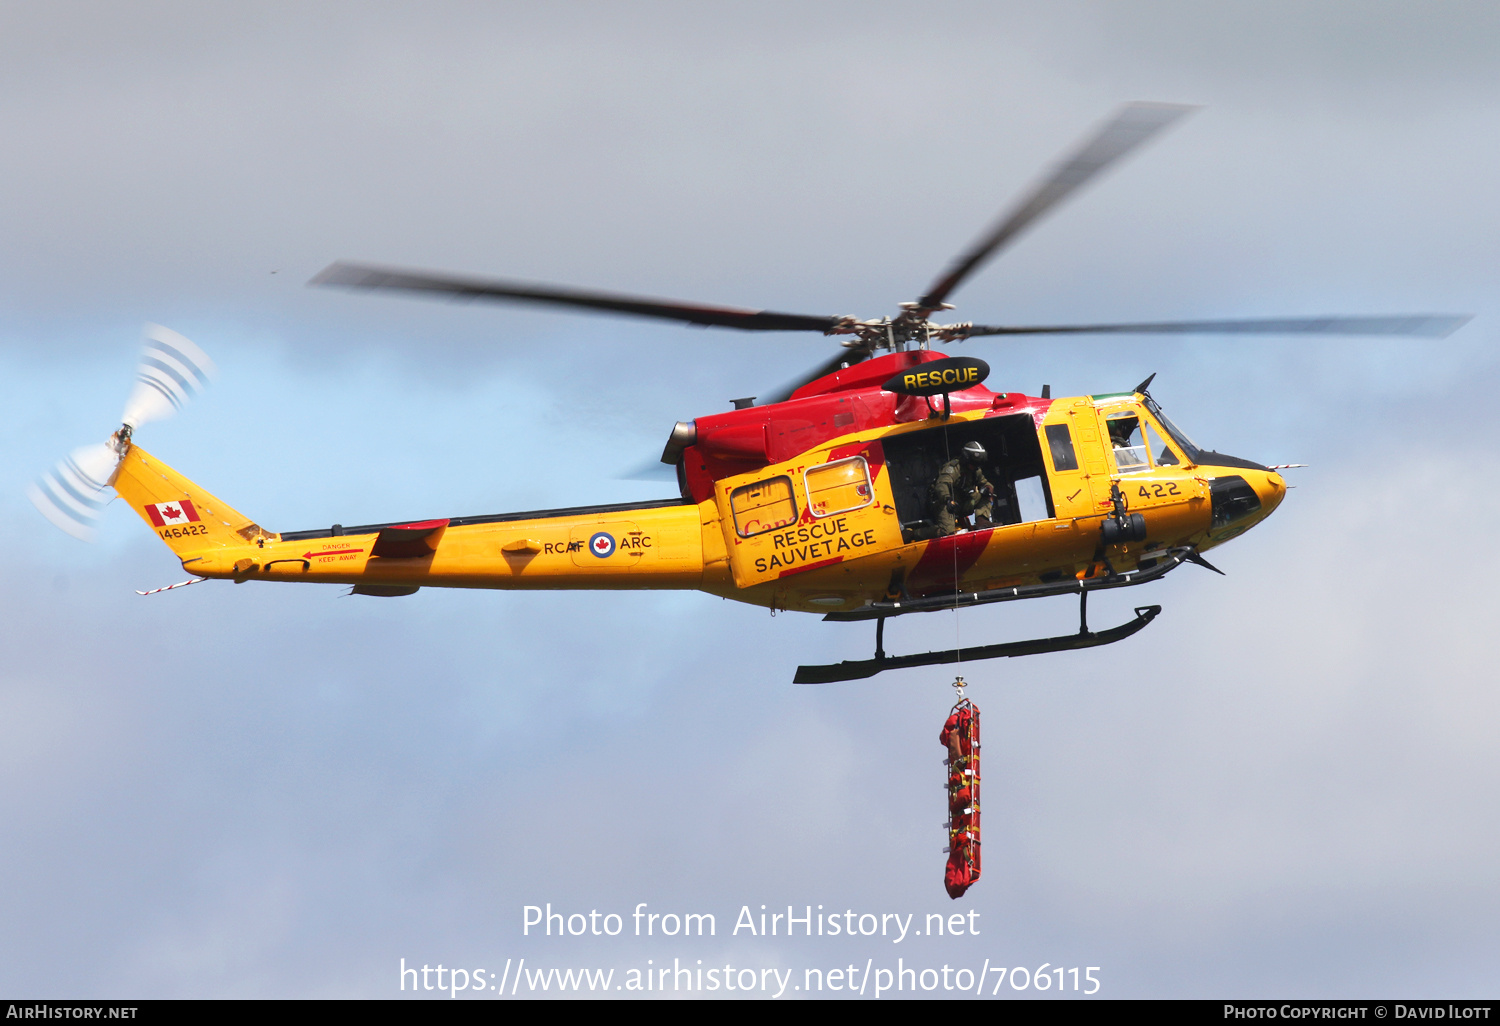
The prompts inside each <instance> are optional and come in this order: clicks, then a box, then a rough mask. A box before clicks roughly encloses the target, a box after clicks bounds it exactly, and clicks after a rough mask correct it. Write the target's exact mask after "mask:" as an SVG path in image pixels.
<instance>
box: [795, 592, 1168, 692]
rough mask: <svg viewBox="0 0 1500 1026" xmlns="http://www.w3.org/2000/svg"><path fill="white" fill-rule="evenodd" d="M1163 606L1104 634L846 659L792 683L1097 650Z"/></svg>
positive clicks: (803, 669) (805, 672)
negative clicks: (915, 668) (912, 668)
mask: <svg viewBox="0 0 1500 1026" xmlns="http://www.w3.org/2000/svg"><path fill="white" fill-rule="evenodd" d="M1160 612H1161V606H1137V607H1136V609H1135V619H1134V620H1130V621H1128V622H1126V623H1123V624H1121V625H1120V626H1118V627H1111V628H1109V629H1108V630H1103V631H1097V632H1096V631H1090V630H1087V629H1086V628H1085V629H1084V630H1080V631H1079V632H1078V633H1077V634H1067V635H1064V636H1062V637H1060V638H1034V639H1032V640H1030V641H1007V642H1003V643H1001V644H998V645H979V646H977V647H975V648H964V649H957V648H951V649H948V650H947V651H943V652H923V653H920V654H918V655H909V656H888V655H884V654H881V653H877V655H876V657H875V658H874V659H846V660H844V661H843V662H841V663H827V664H823V665H818V666H799V667H797V675H796V676H795V677H793V678H792V683H793V684H832V683H834V682H835V681H841V680H864V679H865V678H867V677H873V676H875V675H876V674H877V673H880V672H881V671H882V670H902V669H906V668H908V667H912V666H936V665H938V664H940V663H956V662H959V661H960V660H968V661H977V660H980V659H1003V658H1008V657H1011V656H1024V655H1040V654H1041V653H1043V652H1067V651H1070V650H1072V649H1076V648H1097V647H1098V646H1100V645H1112V644H1114V643H1115V642H1117V641H1124V640H1125V639H1126V638H1128V637H1130V636H1131V635H1132V634H1134V633H1135V632H1136V631H1138V630H1140V629H1141V628H1142V627H1144V626H1146V624H1148V623H1150V622H1151V621H1152V620H1154V619H1156V614H1157V613H1160Z"/></svg>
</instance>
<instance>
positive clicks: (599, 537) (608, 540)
mask: <svg viewBox="0 0 1500 1026" xmlns="http://www.w3.org/2000/svg"><path fill="white" fill-rule="evenodd" d="M589 551H590V552H592V553H593V554H594V555H596V556H598V557H599V558H600V559H603V558H604V557H605V556H612V555H614V553H615V536H614V535H612V534H609V533H608V532H606V531H600V532H599V533H598V534H596V535H594V536H593V537H592V538H590V539H589Z"/></svg>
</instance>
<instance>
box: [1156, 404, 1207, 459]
mask: <svg viewBox="0 0 1500 1026" xmlns="http://www.w3.org/2000/svg"><path fill="white" fill-rule="evenodd" d="M1146 409H1148V410H1150V411H1151V413H1152V414H1153V415H1154V416H1155V417H1156V421H1157V423H1158V424H1160V425H1161V426H1162V429H1163V430H1165V431H1166V433H1167V434H1169V435H1171V436H1172V441H1174V442H1176V443H1177V444H1178V445H1179V446H1181V447H1182V451H1183V452H1185V453H1187V457H1188V459H1190V460H1192V461H1193V462H1194V463H1200V462H1202V460H1201V459H1200V458H1199V457H1200V455H1201V454H1202V452H1203V450H1202V449H1201V448H1199V447H1198V445H1197V443H1195V442H1194V441H1193V440H1192V439H1191V438H1189V437H1188V436H1187V434H1186V433H1185V432H1184V431H1183V430H1182V428H1180V427H1178V426H1177V425H1176V424H1173V423H1172V420H1171V418H1170V417H1168V416H1167V415H1166V414H1165V413H1163V412H1162V411H1161V407H1160V406H1158V405H1157V404H1156V400H1154V399H1152V398H1150V397H1149V396H1148V397H1146Z"/></svg>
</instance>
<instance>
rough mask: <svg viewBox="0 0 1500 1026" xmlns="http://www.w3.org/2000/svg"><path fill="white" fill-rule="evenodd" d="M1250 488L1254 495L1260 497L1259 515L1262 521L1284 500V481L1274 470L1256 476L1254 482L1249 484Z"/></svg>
mask: <svg viewBox="0 0 1500 1026" xmlns="http://www.w3.org/2000/svg"><path fill="white" fill-rule="evenodd" d="M1250 487H1252V488H1254V489H1255V494H1256V495H1257V496H1259V497H1260V515H1261V518H1262V519H1264V518H1266V517H1268V516H1270V515H1271V513H1272V512H1274V511H1275V509H1276V507H1277V506H1280V505H1281V500H1282V499H1284V498H1286V480H1285V479H1284V478H1283V477H1282V476H1281V475H1280V474H1278V473H1277V472H1276V471H1274V470H1267V471H1265V472H1264V473H1260V474H1256V475H1255V480H1253V481H1251V482H1250Z"/></svg>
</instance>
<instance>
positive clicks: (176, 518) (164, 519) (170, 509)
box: [146, 499, 198, 527]
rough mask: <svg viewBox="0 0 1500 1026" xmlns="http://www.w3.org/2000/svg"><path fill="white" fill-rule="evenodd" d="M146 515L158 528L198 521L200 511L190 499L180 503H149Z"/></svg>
mask: <svg viewBox="0 0 1500 1026" xmlns="http://www.w3.org/2000/svg"><path fill="white" fill-rule="evenodd" d="M146 515H147V516H148V517H150V518H151V522H152V523H153V524H155V525H156V526H157V527H171V526H172V525H173V524H188V523H192V522H193V521H195V520H197V519H198V511H197V510H196V509H194V508H193V503H192V500H190V499H183V500H181V501H180V502H150V503H147V504H146Z"/></svg>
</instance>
